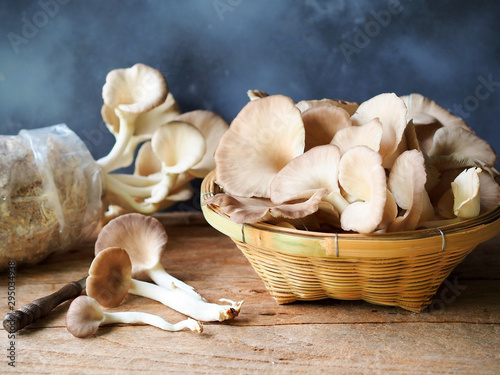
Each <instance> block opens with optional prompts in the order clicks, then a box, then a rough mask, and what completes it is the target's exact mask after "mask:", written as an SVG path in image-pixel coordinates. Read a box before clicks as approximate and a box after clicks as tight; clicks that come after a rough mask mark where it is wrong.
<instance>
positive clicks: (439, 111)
mask: <svg viewBox="0 0 500 375" xmlns="http://www.w3.org/2000/svg"><path fill="white" fill-rule="evenodd" d="M401 100H403V102H404V103H405V105H406V107H407V108H408V115H407V117H408V120H411V119H413V123H414V124H415V125H417V126H419V125H423V127H425V126H429V127H430V128H436V127H437V128H439V127H440V126H445V127H448V126H449V127H455V128H456V127H459V128H462V129H464V130H467V131H468V132H471V133H472V132H473V131H472V129H471V128H469V126H468V125H467V124H466V123H465V121H464V120H462V119H461V118H460V117H458V116H455V115H454V114H452V113H451V112H450V111H448V110H446V109H444V108H443V107H441V106H440V105H439V104H437V103H436V102H435V101H433V100H431V99H429V98H426V97H425V96H423V95H420V94H410V95H405V96H402V97H401ZM436 130H437V129H436ZM427 131H432V130H431V129H427Z"/></svg>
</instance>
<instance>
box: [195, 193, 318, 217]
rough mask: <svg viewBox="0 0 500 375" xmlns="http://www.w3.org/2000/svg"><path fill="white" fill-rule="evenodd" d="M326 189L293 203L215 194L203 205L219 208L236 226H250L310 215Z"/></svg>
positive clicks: (316, 207) (316, 209) (314, 210)
mask: <svg viewBox="0 0 500 375" xmlns="http://www.w3.org/2000/svg"><path fill="white" fill-rule="evenodd" d="M325 193H326V189H317V190H315V191H314V192H312V193H311V197H309V199H307V200H306V199H295V200H293V202H289V203H284V204H274V203H273V202H271V201H270V200H269V199H264V198H244V197H232V196H230V195H228V194H216V195H214V196H213V197H210V198H207V199H206V200H205V201H204V202H203V205H206V204H213V205H216V206H219V207H220V208H221V210H222V212H223V213H225V214H228V215H230V219H231V221H233V222H235V223H238V224H243V223H246V224H251V223H257V222H260V221H270V220H272V219H301V218H305V217H307V216H309V215H312V214H313V213H315V212H316V211H318V209H319V207H320V206H319V205H320V203H321V198H322V197H323V196H324V195H325Z"/></svg>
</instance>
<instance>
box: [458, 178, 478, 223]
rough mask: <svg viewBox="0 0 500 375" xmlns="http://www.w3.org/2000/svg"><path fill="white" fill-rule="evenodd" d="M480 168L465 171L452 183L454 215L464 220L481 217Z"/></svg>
mask: <svg viewBox="0 0 500 375" xmlns="http://www.w3.org/2000/svg"><path fill="white" fill-rule="evenodd" d="M479 173H481V169H480V168H469V169H465V170H464V171H463V172H462V173H460V174H459V175H458V176H457V177H456V178H455V179H454V180H453V182H452V183H451V190H452V192H453V198H454V200H453V213H454V214H455V215H456V216H457V217H459V218H462V219H469V218H472V217H476V216H478V215H479V212H480V209H481V196H480V194H479V186H480V184H479Z"/></svg>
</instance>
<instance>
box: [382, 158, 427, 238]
mask: <svg viewBox="0 0 500 375" xmlns="http://www.w3.org/2000/svg"><path fill="white" fill-rule="evenodd" d="M426 179H427V178H426V173H425V165H424V157H423V155H422V153H421V152H420V151H418V150H409V151H405V152H403V153H402V154H401V155H399V157H398V158H397V159H396V161H395V162H394V165H393V167H392V169H391V172H390V174H389V180H388V186H389V190H390V191H391V193H392V194H393V195H394V199H395V200H396V203H397V205H398V206H399V207H400V208H401V209H403V210H404V214H403V215H402V216H399V217H397V218H396V219H395V220H394V221H393V222H392V223H390V225H389V226H388V228H387V231H388V232H398V231H408V230H414V229H416V228H417V226H418V223H419V222H422V221H429V220H432V219H433V218H434V209H433V207H432V204H431V203H430V200H429V196H428V194H427V191H426V190H425V183H426Z"/></svg>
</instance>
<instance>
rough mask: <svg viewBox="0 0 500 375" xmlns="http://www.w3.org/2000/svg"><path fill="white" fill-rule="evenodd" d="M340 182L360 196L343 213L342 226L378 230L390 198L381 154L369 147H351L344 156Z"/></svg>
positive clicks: (365, 230)
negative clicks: (388, 197)
mask: <svg viewBox="0 0 500 375" xmlns="http://www.w3.org/2000/svg"><path fill="white" fill-rule="evenodd" d="M339 183H340V185H341V187H342V188H343V189H344V190H345V192H346V193H347V194H349V195H351V196H353V197H354V198H355V199H356V201H355V202H353V203H351V204H350V205H349V206H347V208H345V210H344V211H343V212H342V214H341V216H340V224H341V226H342V229H344V230H347V231H349V230H352V231H356V232H358V233H371V232H373V231H375V230H376V229H377V227H378V226H379V224H380V223H381V222H382V219H383V217H384V207H385V204H386V199H387V192H386V191H387V184H386V176H385V170H384V168H383V167H382V157H381V156H380V154H379V153H377V152H375V151H373V150H372V149H371V148H369V147H366V146H356V147H353V148H351V149H349V150H348V151H347V152H346V153H345V154H344V155H343V156H342V158H341V159H340V164H339Z"/></svg>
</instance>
